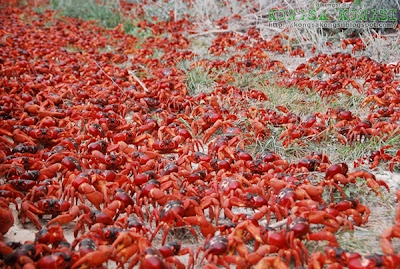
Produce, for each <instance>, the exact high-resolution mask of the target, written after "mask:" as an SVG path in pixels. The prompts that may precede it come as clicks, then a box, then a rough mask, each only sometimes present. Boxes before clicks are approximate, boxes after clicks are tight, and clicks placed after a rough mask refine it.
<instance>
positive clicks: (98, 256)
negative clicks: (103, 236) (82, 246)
mask: <svg viewBox="0 0 400 269" xmlns="http://www.w3.org/2000/svg"><path fill="white" fill-rule="evenodd" d="M111 253H112V251H111V248H110V247H108V246H104V245H100V246H99V250H96V251H93V252H89V253H88V254H86V255H85V256H83V257H82V258H80V259H79V260H77V261H76V262H75V263H74V264H73V265H72V267H71V269H76V268H79V267H80V266H81V265H85V266H84V267H85V268H93V267H97V266H101V265H102V264H103V263H104V262H106V261H107V260H108V258H109V256H110V255H111Z"/></svg>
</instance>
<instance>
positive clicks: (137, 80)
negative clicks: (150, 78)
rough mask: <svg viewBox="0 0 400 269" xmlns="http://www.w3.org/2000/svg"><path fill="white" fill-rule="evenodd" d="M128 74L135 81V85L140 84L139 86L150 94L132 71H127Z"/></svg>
mask: <svg viewBox="0 0 400 269" xmlns="http://www.w3.org/2000/svg"><path fill="white" fill-rule="evenodd" d="M128 73H129V75H131V76H132V77H133V78H134V79H135V80H136V82H137V83H139V84H140V86H142V88H143V90H144V91H145V92H150V91H149V89H147V87H146V85H144V83H143V82H142V81H141V80H140V79H139V78H138V77H137V76H136V75H135V73H133V71H131V70H129V71H128Z"/></svg>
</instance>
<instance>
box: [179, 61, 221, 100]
mask: <svg viewBox="0 0 400 269" xmlns="http://www.w3.org/2000/svg"><path fill="white" fill-rule="evenodd" d="M190 65H191V61H187V60H184V61H180V62H179V63H178V64H177V67H178V69H180V70H182V71H184V72H185V75H186V79H185V83H186V86H187V88H188V91H189V94H191V95H196V94H198V93H201V92H206V93H210V92H211V91H213V90H214V88H213V86H214V85H215V78H213V75H212V74H209V72H207V70H206V69H205V67H203V66H195V67H191V66H190ZM214 75H215V74H214Z"/></svg>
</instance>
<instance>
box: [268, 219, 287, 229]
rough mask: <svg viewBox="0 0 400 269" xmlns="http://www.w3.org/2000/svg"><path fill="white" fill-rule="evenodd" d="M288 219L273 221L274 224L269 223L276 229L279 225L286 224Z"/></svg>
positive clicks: (270, 226)
mask: <svg viewBox="0 0 400 269" xmlns="http://www.w3.org/2000/svg"><path fill="white" fill-rule="evenodd" d="M287 221H288V219H283V220H281V221H278V222H275V223H272V224H270V225H268V227H269V228H272V229H276V228H279V227H281V226H283V225H286V223H287Z"/></svg>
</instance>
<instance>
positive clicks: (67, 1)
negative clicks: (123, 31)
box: [51, 0, 121, 28]
mask: <svg viewBox="0 0 400 269" xmlns="http://www.w3.org/2000/svg"><path fill="white" fill-rule="evenodd" d="M118 5H119V1H108V2H106V1H104V3H103V4H97V2H96V1H95V0H85V1H80V0H51V8H52V9H56V10H61V13H62V15H64V16H67V17H74V18H80V19H83V20H96V21H98V22H99V24H100V25H102V26H104V27H106V28H113V27H115V26H117V25H118V24H119V23H120V22H121V15H120V14H119V13H118V12H117V8H118Z"/></svg>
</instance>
